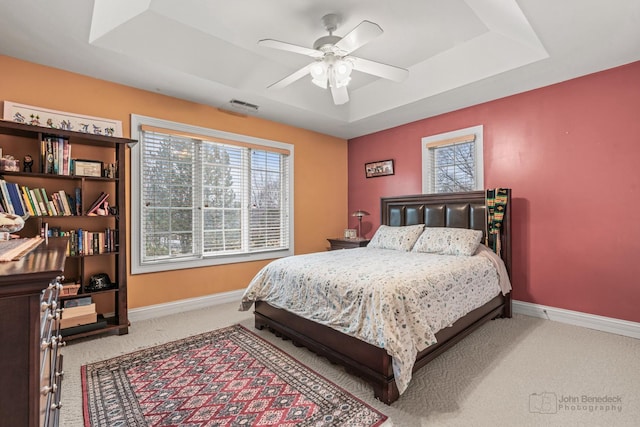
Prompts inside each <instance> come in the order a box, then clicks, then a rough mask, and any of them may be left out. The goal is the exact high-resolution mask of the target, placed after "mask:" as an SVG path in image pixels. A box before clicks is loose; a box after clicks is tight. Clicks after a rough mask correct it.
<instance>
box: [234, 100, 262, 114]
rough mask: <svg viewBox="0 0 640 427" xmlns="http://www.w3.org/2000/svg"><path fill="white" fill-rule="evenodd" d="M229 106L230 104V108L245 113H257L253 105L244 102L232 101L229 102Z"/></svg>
mask: <svg viewBox="0 0 640 427" xmlns="http://www.w3.org/2000/svg"><path fill="white" fill-rule="evenodd" d="M229 104H231V107H232V108H233V109H235V110H240V111H244V112H246V113H257V112H258V108H259V107H258V106H257V105H255V104H250V103H248V102H245V101H240V100H239V99H232V100H231V101H229Z"/></svg>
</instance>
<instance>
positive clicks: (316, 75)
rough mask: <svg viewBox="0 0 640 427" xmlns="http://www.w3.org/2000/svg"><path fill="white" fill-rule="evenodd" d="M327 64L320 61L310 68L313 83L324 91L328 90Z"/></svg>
mask: <svg viewBox="0 0 640 427" xmlns="http://www.w3.org/2000/svg"><path fill="white" fill-rule="evenodd" d="M328 68H329V67H327V64H326V63H325V62H324V61H318V62H316V63H315V64H313V65H311V67H310V68H309V74H311V79H312V80H311V81H312V82H313V84H315V85H316V86H319V87H321V88H323V89H326V88H327V80H328V76H327V71H328Z"/></svg>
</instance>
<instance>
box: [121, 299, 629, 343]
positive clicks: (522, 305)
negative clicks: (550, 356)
mask: <svg viewBox="0 0 640 427" xmlns="http://www.w3.org/2000/svg"><path fill="white" fill-rule="evenodd" d="M243 293H244V289H240V290H236V291H229V292H221V293H218V294H213V295H207V296H204V297H197V298H189V299H183V300H178V301H172V302H168V303H164V304H156V305H148V306H145V307H140V308H133V309H131V310H129V320H130V321H131V322H137V321H140V320H147V319H153V318H156V317H161V316H168V315H170V314H176V313H182V312H184V311H188V310H198V309H200V308H207V307H211V306H214V305H218V304H226V303H229V302H237V303H238V304H240V299H241V298H242V295H243ZM513 312H514V313H516V314H524V315H526V316H531V317H539V318H541V319H548V320H553V321H556V322H561V323H568V324H570V325H576V326H581V327H583V328H589V329H596V330H598V331H603V332H610V333H612V334H618V335H624V336H627V337H631V338H636V339H640V323H637V322H630V321H627V320H620V319H614V318H612V317H604V316H597V315H595V314H587V313H581V312H579V311H571V310H565V309H562V308H555V307H550V306H546V305H540V304H533V303H530V302H524V301H515V300H514V301H513Z"/></svg>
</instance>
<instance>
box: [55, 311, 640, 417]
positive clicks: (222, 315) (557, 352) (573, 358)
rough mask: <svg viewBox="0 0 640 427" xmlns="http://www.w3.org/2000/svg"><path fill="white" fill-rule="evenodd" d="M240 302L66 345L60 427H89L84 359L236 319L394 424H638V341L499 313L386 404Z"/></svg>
mask: <svg viewBox="0 0 640 427" xmlns="http://www.w3.org/2000/svg"><path fill="white" fill-rule="evenodd" d="M237 305H238V304H235V303H233V304H224V305H219V306H215V307H213V308H209V309H202V310H196V311H191V312H185V313H182V314H178V315H172V316H166V317H162V318H157V319H152V320H146V321H140V322H135V323H134V324H133V325H132V327H131V328H130V333H129V334H128V335H123V336H110V337H103V338H97V339H92V340H85V341H81V342H78V341H76V342H71V343H70V344H69V345H68V346H67V347H66V348H64V351H63V353H64V357H65V359H64V368H65V369H64V370H65V378H64V382H63V387H62V401H63V408H62V417H61V422H60V425H61V426H63V427H76V426H77V427H80V426H83V420H82V395H81V383H80V366H81V365H83V364H86V363H88V362H94V361H98V360H103V359H107V358H111V357H114V356H117V355H120V354H123V353H128V352H131V351H134V350H137V349H140V348H145V347H149V346H151V345H157V344H161V343H163V342H167V341H170V340H175V339H178V338H181V337H185V336H188V335H193V334H198V333H202V332H205V331H209V330H212V329H216V328H219V327H222V326H227V325H231V324H234V323H240V324H242V325H244V326H246V327H248V328H250V329H251V330H253V331H256V332H257V333H258V334H259V335H260V336H262V337H264V338H266V339H268V340H269V341H270V342H272V343H274V344H276V345H278V346H279V347H280V348H282V349H284V350H285V351H287V352H288V353H289V354H291V355H293V356H294V357H296V358H297V359H298V360H300V361H301V362H302V363H304V364H306V365H307V366H309V367H311V368H312V369H314V370H316V371H317V372H319V373H320V374H322V375H324V376H325V377H327V378H329V379H330V380H332V381H334V382H335V383H337V384H338V385H340V386H342V387H343V388H345V389H346V390H347V391H349V392H351V393H352V394H354V395H355V396H357V397H359V398H360V399H362V400H363V401H365V402H367V403H369V404H371V405H372V406H374V407H375V408H378V409H379V410H381V411H382V412H383V413H385V414H386V415H388V416H389V420H388V423H387V425H393V426H410V427H414V426H465V427H467V426H495V425H506V426H563V427H565V426H607V427H615V426H638V425H640V422H639V421H638V420H640V340H635V339H633V338H627V337H622V336H618V335H613V334H607V333H604V332H599V331H594V330H590V329H584V328H580V327H576V326H570V325H565V324H562V323H557V322H552V321H548V320H542V319H537V318H532V317H528V316H521V315H516V316H514V318H513V319H507V320H502V319H501V320H494V321H492V322H489V323H488V324H486V325H485V326H483V327H481V328H480V329H479V330H478V331H476V332H475V333H473V334H472V335H471V336H469V337H467V338H465V339H464V340H463V341H462V342H460V343H459V344H457V345H456V346H455V347H454V348H452V349H451V350H449V351H448V352H447V353H445V354H444V355H442V356H440V357H438V358H437V359H435V360H434V361H433V362H431V363H430V364H429V365H427V366H426V367H425V368H423V369H422V370H421V371H420V372H419V373H418V374H416V375H414V378H413V380H412V383H411V385H410V386H409V389H408V390H407V391H406V392H405V393H404V394H403V395H402V396H401V397H400V399H399V400H398V401H397V402H395V403H394V404H393V405H391V406H387V405H384V404H382V403H380V402H379V401H377V400H375V399H374V398H373V394H372V392H371V390H370V388H369V387H368V385H367V384H366V383H364V382H362V381H360V380H359V379H357V378H354V377H352V376H351V375H348V374H346V373H345V372H344V371H343V370H342V369H341V368H338V367H336V366H334V365H332V364H330V363H329V362H328V361H327V360H326V359H323V358H319V357H317V356H316V355H314V354H313V353H311V352H309V351H307V350H305V349H301V348H296V347H294V346H293V345H291V343H290V342H289V341H283V340H281V339H280V338H277V337H275V336H274V335H273V334H271V333H269V332H266V331H257V330H256V329H255V328H253V317H252V315H251V313H248V312H238V311H237ZM583 400H591V401H592V402H591V403H589V402H585V403H583ZM597 400H605V401H607V400H608V401H610V402H608V403H607V402H605V403H597V402H596V401H597ZM563 402H564V403H563Z"/></svg>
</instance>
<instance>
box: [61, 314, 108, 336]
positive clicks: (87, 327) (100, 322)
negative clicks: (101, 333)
mask: <svg viewBox="0 0 640 427" xmlns="http://www.w3.org/2000/svg"><path fill="white" fill-rule="evenodd" d="M107 324H108V323H107V321H106V319H104V318H103V317H101V316H100V315H98V316H97V320H96V322H95V323H86V324H84V325H78V326H71V327H68V328H65V329H62V330H61V331H60V334H61V335H62V336H63V337H68V336H69V335H76V334H81V333H83V332H90V331H95V330H97V329H102V328H106V327H107Z"/></svg>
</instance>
